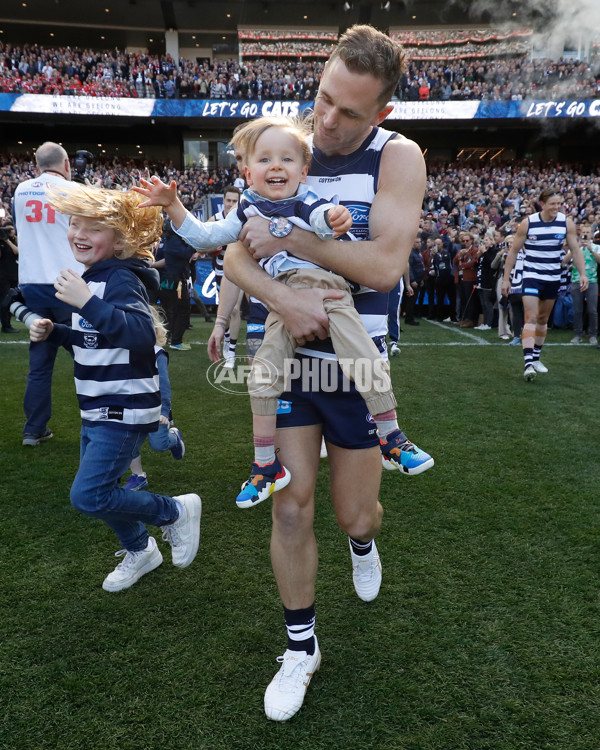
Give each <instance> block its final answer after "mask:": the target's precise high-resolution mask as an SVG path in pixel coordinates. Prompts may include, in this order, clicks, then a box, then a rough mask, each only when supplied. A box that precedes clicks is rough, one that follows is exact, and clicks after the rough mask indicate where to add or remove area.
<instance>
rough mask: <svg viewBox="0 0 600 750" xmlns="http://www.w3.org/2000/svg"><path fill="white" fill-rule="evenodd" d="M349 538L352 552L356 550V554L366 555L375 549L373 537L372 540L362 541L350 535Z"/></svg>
mask: <svg viewBox="0 0 600 750" xmlns="http://www.w3.org/2000/svg"><path fill="white" fill-rule="evenodd" d="M348 539H349V540H350V546H351V547H352V552H354V554H355V555H359V556H360V557H364V556H365V555H368V554H369V552H370V551H371V550H372V549H373V540H372V539H371V541H370V542H360V541H359V540H358V539H353V538H352V537H351V536H349V537H348Z"/></svg>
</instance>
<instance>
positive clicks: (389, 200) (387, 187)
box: [240, 138, 425, 292]
mask: <svg viewBox="0 0 600 750" xmlns="http://www.w3.org/2000/svg"><path fill="white" fill-rule="evenodd" d="M424 192H425V162H424V160H423V156H422V154H421V150H420V148H419V147H418V146H417V144H416V143H414V142H413V141H409V140H407V139H405V138H401V139H398V140H393V141H390V142H389V143H388V144H387V145H386V147H385V149H384V151H383V154H382V157H381V166H380V171H379V182H378V186H377V193H376V195H375V198H374V200H373V205H372V206H371V211H370V215H369V235H370V239H369V240H368V241H365V242H344V243H340V242H338V241H336V240H327V241H322V240H319V238H318V237H316V235H314V234H312V233H310V232H304V231H303V230H301V229H298V227H294V229H293V230H292V232H291V234H289V235H288V236H287V237H286V238H285V240H284V241H283V242H282V241H281V240H275V239H274V238H273V237H271V235H270V234H269V231H268V227H267V224H266V222H265V221H264V220H263V221H261V220H259V219H251V220H249V221H248V222H247V223H246V225H245V227H244V229H243V230H242V233H241V234H240V239H241V240H242V241H243V242H244V244H245V245H247V246H248V248H249V250H250V252H251V254H252V255H253V257H254V258H262V257H267V256H271V255H274V254H275V253H276V252H280V251H281V250H289V251H290V252H291V253H292V254H293V255H295V256H297V257H299V258H303V259H305V260H310V261H312V262H313V263H317V264H318V265H320V266H322V267H323V268H328V269H330V270H331V271H335V272H336V273H339V274H341V275H342V276H344V277H345V278H347V279H351V280H352V281H354V282H358V283H360V284H364V285H365V286H368V287H370V288H371V289H375V290H377V291H380V292H388V291H390V289H393V288H394V286H395V285H396V284H397V283H398V279H399V278H400V277H401V276H402V274H403V272H404V269H405V267H406V263H407V261H408V256H409V254H410V251H411V248H412V245H413V241H414V238H415V236H416V233H417V229H418V224H419V216H420V213H421V202H422V199H423V194H424Z"/></svg>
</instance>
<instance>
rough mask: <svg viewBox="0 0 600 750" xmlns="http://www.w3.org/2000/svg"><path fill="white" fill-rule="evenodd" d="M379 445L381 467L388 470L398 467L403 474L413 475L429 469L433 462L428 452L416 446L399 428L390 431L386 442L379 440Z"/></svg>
mask: <svg viewBox="0 0 600 750" xmlns="http://www.w3.org/2000/svg"><path fill="white" fill-rule="evenodd" d="M379 447H380V448H381V462H382V464H383V468H384V469H389V470H390V471H394V470H396V469H398V470H400V471H401V472H403V473H404V474H408V475H410V476H415V475H416V474H422V473H423V472H424V471H427V469H431V467H432V466H433V463H434V462H433V458H432V457H431V456H430V455H429V453H425V451H422V450H421V449H420V448H417V446H416V445H415V444H414V443H411V442H410V440H407V439H406V438H405V437H404V436H403V435H402V433H401V432H400V430H394V432H390V434H389V435H388V439H387V442H386V443H384V441H383V440H380V441H379Z"/></svg>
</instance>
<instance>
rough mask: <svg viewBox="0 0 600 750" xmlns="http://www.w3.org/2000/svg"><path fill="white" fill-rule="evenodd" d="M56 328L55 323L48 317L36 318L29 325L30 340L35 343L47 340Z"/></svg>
mask: <svg viewBox="0 0 600 750" xmlns="http://www.w3.org/2000/svg"><path fill="white" fill-rule="evenodd" d="M53 330H54V323H53V322H52V321H51V320H48V318H36V319H35V320H34V321H33V323H32V324H31V326H30V327H29V340H30V341H33V343H34V344H35V343H38V342H39V341H45V340H46V339H47V338H48V336H49V335H50V334H51V333H52V331H53Z"/></svg>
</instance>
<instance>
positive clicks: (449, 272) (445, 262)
mask: <svg viewBox="0 0 600 750" xmlns="http://www.w3.org/2000/svg"><path fill="white" fill-rule="evenodd" d="M434 244H435V253H434V256H433V269H434V274H435V300H436V304H435V317H436V319H437V320H439V321H442V320H448V321H453V322H456V287H455V285H454V266H453V264H452V261H453V260H454V253H453V245H452V243H451V242H448V243H447V244H444V243H443V242H442V240H441V239H437V240H435V241H434ZM446 297H447V298H448V303H449V309H446V307H445V299H446Z"/></svg>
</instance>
